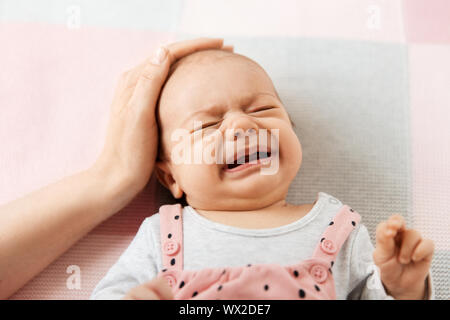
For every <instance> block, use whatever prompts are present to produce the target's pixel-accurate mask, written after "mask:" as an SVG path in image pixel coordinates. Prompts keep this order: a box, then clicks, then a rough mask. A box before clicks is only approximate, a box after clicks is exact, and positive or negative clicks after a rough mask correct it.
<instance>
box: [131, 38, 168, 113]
mask: <svg viewBox="0 0 450 320" xmlns="http://www.w3.org/2000/svg"><path fill="white" fill-rule="evenodd" d="M168 54H169V51H168V49H167V48H165V47H164V46H161V47H159V48H158V49H157V50H156V52H155V53H154V54H153V56H152V57H151V58H149V59H147V61H146V62H145V64H144V67H143V69H142V71H141V73H140V76H139V78H138V81H137V84H136V87H135V88H134V91H133V94H132V96H131V99H130V101H129V103H130V105H131V106H132V107H133V109H135V110H137V111H138V112H139V113H140V112H149V113H150V114H149V115H152V116H154V114H155V112H154V109H155V108H154V107H155V106H156V102H157V100H158V97H159V94H160V91H161V88H162V85H163V84H164V81H165V80H166V78H167V74H168V72H169V68H170V59H168Z"/></svg>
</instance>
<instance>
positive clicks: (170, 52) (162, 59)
mask: <svg viewBox="0 0 450 320" xmlns="http://www.w3.org/2000/svg"><path fill="white" fill-rule="evenodd" d="M222 45H223V39H209V38H200V39H194V40H187V41H181V42H176V43H173V44H169V45H168V46H167V47H160V48H159V49H158V50H157V51H156V53H155V54H154V55H153V57H152V58H151V59H149V61H147V62H146V64H145V66H144V67H143V69H142V72H141V74H140V76H139V79H138V81H137V84H136V87H135V89H134V91H133V94H132V96H131V98H130V105H131V106H133V108H136V109H138V111H144V112H146V111H148V116H154V106H155V105H156V101H157V99H158V97H159V93H160V91H161V87H162V85H163V83H164V81H165V80H166V78H167V74H168V72H169V68H170V65H171V64H172V63H174V62H175V61H176V60H178V59H180V58H182V57H184V56H186V55H189V54H191V53H194V52H196V51H200V50H206V49H220V48H221V47H222Z"/></svg>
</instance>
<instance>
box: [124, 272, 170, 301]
mask: <svg viewBox="0 0 450 320" xmlns="http://www.w3.org/2000/svg"><path fill="white" fill-rule="evenodd" d="M123 299H124V300H173V294H172V290H171V289H170V287H169V285H168V284H167V281H166V280H165V279H164V278H160V277H158V278H155V279H153V280H151V281H149V282H146V283H144V284H141V285H140V286H137V287H135V288H133V289H131V290H130V291H128V293H127V294H126V295H125V297H123Z"/></svg>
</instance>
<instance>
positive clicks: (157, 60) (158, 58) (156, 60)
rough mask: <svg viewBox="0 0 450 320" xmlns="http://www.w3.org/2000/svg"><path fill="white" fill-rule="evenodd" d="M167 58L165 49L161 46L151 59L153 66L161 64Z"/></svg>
mask: <svg viewBox="0 0 450 320" xmlns="http://www.w3.org/2000/svg"><path fill="white" fill-rule="evenodd" d="M166 56H167V49H166V48H164V47H163V46H161V47H159V48H158V50H157V51H156V53H155V55H154V56H153V58H152V63H153V64H161V63H162V62H163V61H164V59H165V58H166Z"/></svg>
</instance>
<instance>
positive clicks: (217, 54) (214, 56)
mask: <svg viewBox="0 0 450 320" xmlns="http://www.w3.org/2000/svg"><path fill="white" fill-rule="evenodd" d="M224 60H226V61H227V62H228V63H248V64H252V65H253V66H257V67H259V65H258V64H257V63H256V62H254V61H253V60H251V59H250V58H248V57H246V56H243V55H241V54H238V53H234V52H230V51H225V50H219V49H210V50H202V51H198V52H194V53H192V54H190V55H188V56H186V57H183V58H181V59H180V60H178V61H177V62H175V63H174V64H173V65H172V66H171V68H170V71H169V77H170V76H171V75H172V74H173V73H174V72H175V70H177V69H179V68H181V67H183V68H188V67H194V68H195V67H196V66H200V65H203V64H210V63H214V62H218V61H224Z"/></svg>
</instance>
